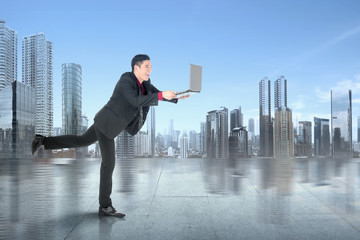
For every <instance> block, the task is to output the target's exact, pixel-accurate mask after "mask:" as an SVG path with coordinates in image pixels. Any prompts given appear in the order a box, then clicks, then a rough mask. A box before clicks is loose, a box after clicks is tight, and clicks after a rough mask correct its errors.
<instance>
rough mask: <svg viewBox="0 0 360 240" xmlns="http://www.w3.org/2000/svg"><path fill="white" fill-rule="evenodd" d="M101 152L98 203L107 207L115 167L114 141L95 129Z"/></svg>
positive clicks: (109, 202) (109, 200)
mask: <svg viewBox="0 0 360 240" xmlns="http://www.w3.org/2000/svg"><path fill="white" fill-rule="evenodd" d="M95 132H96V136H97V139H98V141H99V146H100V151H101V157H102V161H101V169H100V189H99V203H100V206H101V207H104V208H106V207H108V206H110V205H111V204H112V202H111V198H110V195H111V191H112V174H113V171H114V167H115V144H114V139H109V138H107V137H106V136H105V135H104V134H102V133H101V132H100V131H99V130H97V129H95Z"/></svg>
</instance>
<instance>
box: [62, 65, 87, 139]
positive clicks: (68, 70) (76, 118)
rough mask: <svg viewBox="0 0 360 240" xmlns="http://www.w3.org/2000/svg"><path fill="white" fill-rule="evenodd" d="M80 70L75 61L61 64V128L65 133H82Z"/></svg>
mask: <svg viewBox="0 0 360 240" xmlns="http://www.w3.org/2000/svg"><path fill="white" fill-rule="evenodd" d="M81 96H82V70H81V66H80V65H79V64H76V63H64V64H62V129H63V134H65V135H80V134H82V131H81V128H82V115H81V114H82V111H81V106H82V98H81Z"/></svg>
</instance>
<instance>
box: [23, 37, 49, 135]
mask: <svg viewBox="0 0 360 240" xmlns="http://www.w3.org/2000/svg"><path fill="white" fill-rule="evenodd" d="M52 51H53V46H52V42H50V41H47V40H46V38H45V33H43V32H40V33H37V34H35V35H31V36H27V37H24V39H23V41H22V81H23V82H24V83H26V84H28V85H30V86H31V87H33V88H34V89H35V96H36V97H35V131H36V133H37V134H42V135H45V136H51V135H52V133H53V60H52V59H53V52H52Z"/></svg>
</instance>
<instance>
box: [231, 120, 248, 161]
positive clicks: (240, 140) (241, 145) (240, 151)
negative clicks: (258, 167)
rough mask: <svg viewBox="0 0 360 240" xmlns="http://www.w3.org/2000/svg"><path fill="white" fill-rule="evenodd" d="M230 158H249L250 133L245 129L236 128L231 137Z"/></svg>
mask: <svg viewBox="0 0 360 240" xmlns="http://www.w3.org/2000/svg"><path fill="white" fill-rule="evenodd" d="M229 156H230V158H233V159H237V158H246V157H248V132H247V131H246V128H245V127H239V128H234V129H233V130H232V131H231V134H230V137H229Z"/></svg>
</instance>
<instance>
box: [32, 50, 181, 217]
mask: <svg viewBox="0 0 360 240" xmlns="http://www.w3.org/2000/svg"><path fill="white" fill-rule="evenodd" d="M131 68H132V72H126V73H124V74H123V75H122V76H121V78H120V80H119V81H118V83H117V84H116V86H115V89H114V92H113V94H112V96H111V98H110V100H109V101H108V103H107V104H106V105H105V106H104V107H103V108H102V109H101V110H100V111H99V112H98V113H97V114H96V115H95V118H94V124H93V125H92V126H91V127H90V128H89V129H88V130H87V131H86V132H85V133H84V134H83V135H81V136H75V135H64V136H57V137H44V136H41V135H35V138H34V140H33V142H32V153H33V154H34V153H35V152H36V151H37V150H38V149H39V148H40V147H41V146H42V145H44V147H45V149H59V148H72V147H84V146H88V145H90V144H93V143H94V142H96V141H99V146H100V151H101V156H102V162H101V169H100V189H99V205H100V206H99V214H102V215H105V216H115V217H119V218H123V217H125V214H123V213H120V212H117V211H116V210H115V208H114V207H113V206H112V202H111V198H110V195H111V191H112V174H113V170H114V167H115V144H114V138H115V137H116V136H117V135H119V133H120V132H121V131H122V130H124V129H125V130H126V131H127V132H129V133H130V134H131V135H135V134H136V133H137V132H138V131H139V130H140V129H141V127H142V125H143V124H144V122H145V120H146V115H147V113H148V111H149V108H150V106H157V105H158V101H159V100H164V101H169V102H173V103H177V98H176V93H175V92H174V91H164V92H160V91H159V90H158V89H157V88H155V87H154V86H153V85H152V84H151V82H150V78H149V76H150V73H151V62H150V57H149V56H147V55H144V54H139V55H136V56H135V57H134V58H133V59H132V61H131ZM184 98H187V97H182V98H181V99H184Z"/></svg>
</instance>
